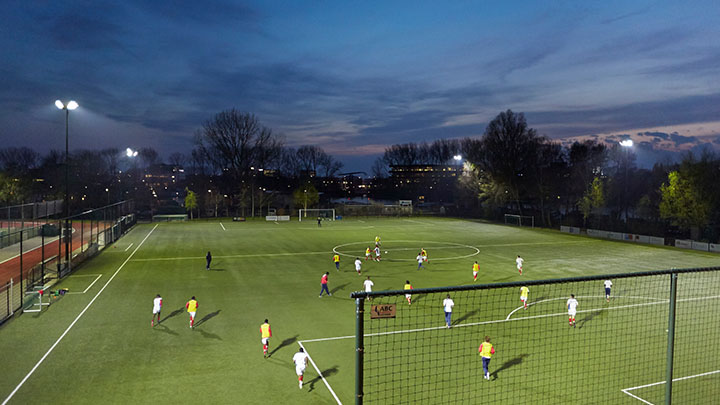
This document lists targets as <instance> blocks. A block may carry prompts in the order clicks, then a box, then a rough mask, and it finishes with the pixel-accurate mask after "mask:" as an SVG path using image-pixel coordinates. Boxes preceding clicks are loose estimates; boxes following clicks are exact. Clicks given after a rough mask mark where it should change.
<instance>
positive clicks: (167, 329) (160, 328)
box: [154, 324, 179, 336]
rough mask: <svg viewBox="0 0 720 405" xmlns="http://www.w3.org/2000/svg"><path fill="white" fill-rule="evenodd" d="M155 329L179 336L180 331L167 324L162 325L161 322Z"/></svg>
mask: <svg viewBox="0 0 720 405" xmlns="http://www.w3.org/2000/svg"><path fill="white" fill-rule="evenodd" d="M154 330H157V331H160V332H163V333H167V334H169V335H173V336H178V335H179V333H177V332H175V331H174V330H172V329H170V328H168V327H167V326H165V325H161V324H158V325H157V326H156V327H155V328H154Z"/></svg>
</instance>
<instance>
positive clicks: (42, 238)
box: [40, 225, 45, 285]
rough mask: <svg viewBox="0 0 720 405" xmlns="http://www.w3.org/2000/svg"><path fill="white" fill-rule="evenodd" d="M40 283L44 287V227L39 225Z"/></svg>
mask: <svg viewBox="0 0 720 405" xmlns="http://www.w3.org/2000/svg"><path fill="white" fill-rule="evenodd" d="M40 282H41V283H43V285H45V225H40Z"/></svg>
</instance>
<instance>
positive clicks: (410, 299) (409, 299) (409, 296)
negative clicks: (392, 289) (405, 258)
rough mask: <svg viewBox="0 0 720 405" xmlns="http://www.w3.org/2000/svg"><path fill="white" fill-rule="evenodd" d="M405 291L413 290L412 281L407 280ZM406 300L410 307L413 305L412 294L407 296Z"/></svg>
mask: <svg viewBox="0 0 720 405" xmlns="http://www.w3.org/2000/svg"><path fill="white" fill-rule="evenodd" d="M404 289H405V290H412V289H413V287H412V284H410V280H405V288H404ZM405 299H406V300H407V301H408V305H412V294H405Z"/></svg>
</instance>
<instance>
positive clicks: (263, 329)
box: [260, 319, 272, 358]
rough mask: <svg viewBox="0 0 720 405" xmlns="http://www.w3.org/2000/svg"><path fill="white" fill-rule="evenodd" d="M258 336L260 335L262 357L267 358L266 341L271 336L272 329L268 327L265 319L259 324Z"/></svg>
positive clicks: (268, 324) (267, 341)
mask: <svg viewBox="0 0 720 405" xmlns="http://www.w3.org/2000/svg"><path fill="white" fill-rule="evenodd" d="M260 336H261V337H262V340H261V341H262V344H263V357H265V358H268V357H269V355H268V343H269V341H270V338H271V337H272V330H271V329H270V323H269V322H268V320H267V319H266V320H265V322H264V323H263V324H262V325H260Z"/></svg>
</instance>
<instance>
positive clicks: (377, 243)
mask: <svg viewBox="0 0 720 405" xmlns="http://www.w3.org/2000/svg"><path fill="white" fill-rule="evenodd" d="M381 244H382V243H380V237H379V236H376V237H375V246H378V247H379V246H380V245H381Z"/></svg>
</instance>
